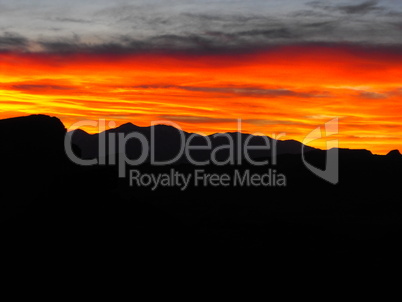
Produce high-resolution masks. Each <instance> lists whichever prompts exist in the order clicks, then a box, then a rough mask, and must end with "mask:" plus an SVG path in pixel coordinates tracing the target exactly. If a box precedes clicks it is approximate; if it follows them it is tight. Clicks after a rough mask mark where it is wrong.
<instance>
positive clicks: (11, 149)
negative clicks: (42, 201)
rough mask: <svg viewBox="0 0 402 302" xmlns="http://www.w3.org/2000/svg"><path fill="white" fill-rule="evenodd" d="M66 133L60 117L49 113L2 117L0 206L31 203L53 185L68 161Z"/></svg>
mask: <svg viewBox="0 0 402 302" xmlns="http://www.w3.org/2000/svg"><path fill="white" fill-rule="evenodd" d="M65 133H66V129H65V128H64V125H63V124H62V122H61V121H60V120H59V119H58V118H55V117H50V116H46V115H31V116H25V117H17V118H10V119H4V120H0V167H1V169H0V179H1V187H2V190H1V192H0V210H1V209H3V211H4V212H5V213H6V212H8V211H9V210H11V209H15V208H17V207H20V206H22V205H25V204H28V203H30V202H31V201H32V200H35V198H37V197H38V196H40V195H41V194H42V193H43V192H44V191H45V190H47V188H49V186H51V185H52V181H53V180H55V179H57V177H58V175H60V173H61V172H62V165H63V163H66V162H67V158H66V157H65V153H64V137H65ZM0 219H1V217H0Z"/></svg>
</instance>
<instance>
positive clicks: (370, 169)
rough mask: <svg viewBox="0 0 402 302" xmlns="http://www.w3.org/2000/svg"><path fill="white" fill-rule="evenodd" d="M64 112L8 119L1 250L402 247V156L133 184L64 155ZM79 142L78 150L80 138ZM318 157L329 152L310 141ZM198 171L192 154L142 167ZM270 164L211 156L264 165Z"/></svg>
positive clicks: (330, 262) (142, 258)
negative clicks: (266, 183)
mask: <svg viewBox="0 0 402 302" xmlns="http://www.w3.org/2000/svg"><path fill="white" fill-rule="evenodd" d="M64 135H65V129H64V126H63V125H62V123H61V122H60V121H59V120H58V119H56V118H50V117H46V116H31V117H24V118H16V119H9V120H2V121H0V143H1V148H0V156H1V157H0V162H1V171H0V173H1V193H0V194H1V195H0V211H1V212H0V223H1V238H2V242H3V251H8V252H11V253H14V254H17V255H19V254H21V256H22V257H24V258H26V257H32V258H33V259H35V256H34V255H37V254H40V255H42V256H45V257H46V258H47V259H52V260H54V261H62V262H65V263H68V262H70V261H71V262H75V261H77V260H82V261H99V263H103V262H104V261H106V260H110V259H113V261H116V262H121V263H128V262H134V263H136V265H138V267H139V266H144V267H147V268H150V267H153V266H156V267H162V266H165V265H171V266H172V267H178V266H180V265H184V266H186V267H187V268H189V269H192V268H194V269H195V268H196V267H200V266H204V265H213V266H214V267H221V266H227V267H237V266H250V267H258V268H261V269H262V268H263V267H264V268H279V269H287V268H297V267H303V268H311V267H322V268H339V267H345V268H352V267H359V268H369V269H370V268H375V267H386V266H392V265H393V264H394V263H395V261H396V260H397V259H399V258H400V255H401V252H402V249H401V244H400V238H401V235H402V202H401V201H402V200H401V193H400V186H401V183H402V182H401V180H402V175H401V172H402V159H401V156H400V155H399V153H398V152H393V153H391V154H390V155H388V156H375V155H372V154H371V153H370V152H366V151H359V150H341V152H340V178H339V179H340V181H339V183H338V184H337V185H332V184H329V183H327V182H326V181H324V180H321V179H320V178H318V177H317V176H315V175H313V174H312V173H311V172H310V171H308V170H307V169H306V168H305V166H304V165H303V163H302V161H301V156H300V155H299V154H292V155H287V154H282V155H280V156H279V157H278V164H277V165H276V166H275V167H274V168H275V170H276V171H277V173H283V174H284V175H286V178H287V184H286V186H285V187H279V186H277V187H240V186H237V187H234V186H228V187H223V186H221V187H211V186H209V187H195V186H190V187H189V188H187V189H186V190H184V191H181V190H180V189H179V188H175V187H167V188H159V189H157V190H155V191H152V190H150V189H149V188H145V187H141V188H138V187H130V186H129V180H128V179H127V178H120V179H119V178H118V177H117V169H116V168H115V167H105V166H95V167H80V166H77V165H74V164H73V163H71V162H70V161H69V160H68V159H67V158H66V156H65V153H64V147H63V140H64ZM76 152H77V153H79V152H80V150H79V149H78V148H76ZM308 158H309V161H310V162H312V163H315V164H320V163H322V162H324V160H325V152H324V151H319V150H312V151H311V152H310V153H309V155H308ZM172 168H174V169H175V170H176V171H180V172H182V173H193V172H194V170H195V169H196V168H195V167H193V166H191V165H189V164H185V163H184V164H180V165H176V166H174V167H159V168H156V167H152V166H149V165H142V166H141V167H136V169H138V170H139V171H141V172H149V173H155V174H158V173H165V172H166V173H169V171H170V170H171V169H172ZM268 168H269V167H267V166H266V167H253V166H248V165H246V164H244V165H242V166H240V167H239V166H225V167H215V166H207V167H204V168H203V169H204V170H205V171H206V172H210V173H218V174H223V173H227V174H233V173H234V171H235V170H239V171H245V170H249V171H250V173H257V174H263V173H266V172H267V170H268Z"/></svg>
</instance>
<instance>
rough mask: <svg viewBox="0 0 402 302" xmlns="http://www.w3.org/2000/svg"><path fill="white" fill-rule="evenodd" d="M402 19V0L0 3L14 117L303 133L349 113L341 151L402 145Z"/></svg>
mask: <svg viewBox="0 0 402 302" xmlns="http://www.w3.org/2000/svg"><path fill="white" fill-rule="evenodd" d="M401 17H402V1H400V0H381V1H371V0H369V1H360V0H357V1H341V0H333V1H331V0H329V1H320V0H318V1H300V0H297V1H295V0H280V1H277V0H272V1H259V0H250V1H236V0H221V1H210V0H202V1H201V0H198V1H195V0H187V1H181V0H163V1H162V0H160V1H156V0H147V1H110V0H109V1H103V0H98V1H96V0H95V1H94V0H92V1H85V0H80V1H76V0H72V1H71V0H70V1H58V0H44V1H40V0H36V1H34V0H30V1H22V0H13V1H0V118H8V117H14V116H21V115H28V114H35V113H43V114H49V115H53V116H57V117H59V118H60V119H61V120H62V121H63V123H64V124H65V126H66V127H69V126H70V125H72V124H74V123H75V122H77V121H80V120H84V119H89V120H97V119H99V118H104V119H106V120H113V121H115V122H116V124H117V125H119V124H123V123H126V122H132V123H134V124H137V125H140V126H148V125H150V122H151V121H154V120H169V121H173V122H176V123H177V124H178V125H179V126H180V127H181V128H182V129H183V130H186V131H189V132H199V133H203V134H211V133H216V132H225V131H233V130H235V128H236V120H237V119H242V127H243V129H242V130H243V131H244V132H248V133H254V132H260V133H264V134H266V135H270V136H271V134H273V133H282V132H284V133H286V137H285V138H287V139H296V140H299V141H302V140H303V138H304V137H305V136H306V135H307V134H308V133H309V132H310V131H312V130H314V128H315V127H317V126H320V125H322V124H324V123H325V122H327V121H329V120H330V119H332V118H335V117H338V118H339V123H340V124H339V131H340V133H339V135H338V136H337V137H338V138H339V141H340V146H341V147H345V148H366V149H369V150H371V151H373V152H374V153H378V154H384V153H387V152H388V151H390V150H392V149H400V150H401V151H402V139H401V137H402V124H401V122H400V119H401V116H402V21H401V20H402V18H401ZM85 130H87V131H89V132H95V131H96V129H91V128H86V129H85ZM311 145H313V146H316V147H325V144H324V140H321V141H316V142H312V143H311Z"/></svg>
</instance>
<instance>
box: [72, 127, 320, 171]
mask: <svg viewBox="0 0 402 302" xmlns="http://www.w3.org/2000/svg"><path fill="white" fill-rule="evenodd" d="M131 133H139V134H141V135H143V136H144V137H145V138H146V140H147V141H148V142H151V137H152V135H153V136H154V138H155V140H154V142H155V144H154V146H155V148H154V150H153V152H154V154H155V159H156V160H158V161H167V160H170V159H173V158H175V157H176V155H178V154H179V153H180V146H181V145H182V144H183V142H187V141H190V145H191V146H194V147H203V146H206V144H207V142H206V138H205V137H204V136H202V135H199V134H195V133H189V132H185V131H182V130H179V129H176V128H174V127H172V126H168V125H155V126H150V127H139V126H136V125H133V124H132V123H126V124H123V125H121V126H119V127H117V128H114V129H110V130H107V131H105V132H103V133H100V134H88V133H86V132H85V131H83V130H81V129H78V130H74V131H71V132H69V133H68V135H71V136H72V142H73V144H75V145H77V146H78V147H79V148H80V149H81V152H82V158H84V159H90V158H98V157H99V154H98V150H99V141H100V138H101V136H103V137H104V139H105V143H106V145H107V146H108V145H109V137H110V134H114V135H116V137H117V136H118V135H119V134H120V135H122V134H124V136H126V135H129V134H131ZM182 138H183V140H182ZM207 138H209V139H210V141H211V148H210V150H192V151H190V154H191V157H192V158H193V159H194V160H197V161H206V160H208V159H211V150H215V149H217V148H222V147H223V146H228V145H229V144H231V143H233V146H234V147H235V148H233V151H234V156H235V157H236V158H237V156H238V148H237V146H240V147H241V148H242V147H243V146H244V145H245V143H246V142H248V144H249V146H258V147H261V146H266V145H267V141H268V144H269V147H267V148H266V149H264V150H250V152H249V155H250V157H251V158H262V157H268V156H272V151H273V150H274V149H275V151H276V153H275V154H277V155H281V154H301V152H302V147H303V145H302V144H301V143H300V142H298V141H295V140H275V139H272V138H270V137H261V136H253V135H250V134H244V133H237V132H232V133H215V134H212V135H208V136H207ZM265 139H266V140H267V141H266V140H265ZM114 145H117V144H116V143H114ZM141 150H142V145H141V143H140V142H139V141H138V140H136V139H133V140H130V141H128V143H127V146H126V149H125V150H117V148H116V149H114V150H113V151H112V152H109V150H107V152H106V155H108V154H116V153H122V152H125V153H126V154H128V155H129V157H130V158H138V157H139V156H140V154H141ZM312 150H317V149H316V148H312V147H309V146H304V151H305V152H309V151H312ZM229 155H230V154H229V150H228V149H227V148H222V149H221V150H220V151H219V152H217V153H216V156H215V157H216V158H217V160H219V161H221V162H222V161H225V160H227V159H228V157H229ZM149 158H150V155H148V159H149ZM186 162H188V161H187V159H186V157H185V156H182V157H180V158H179V159H178V160H177V161H176V163H186Z"/></svg>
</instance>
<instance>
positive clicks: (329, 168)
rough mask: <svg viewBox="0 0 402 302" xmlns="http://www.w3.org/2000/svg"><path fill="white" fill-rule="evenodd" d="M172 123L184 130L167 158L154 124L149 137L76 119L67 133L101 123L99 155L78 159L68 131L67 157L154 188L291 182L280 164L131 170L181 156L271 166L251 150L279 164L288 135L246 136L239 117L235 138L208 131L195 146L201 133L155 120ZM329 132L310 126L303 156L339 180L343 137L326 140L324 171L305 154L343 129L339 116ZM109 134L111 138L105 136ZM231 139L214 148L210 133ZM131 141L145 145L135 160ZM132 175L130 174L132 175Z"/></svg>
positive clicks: (323, 175)
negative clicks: (257, 170) (202, 154)
mask: <svg viewBox="0 0 402 302" xmlns="http://www.w3.org/2000/svg"><path fill="white" fill-rule="evenodd" d="M160 124H164V125H169V126H173V127H174V128H176V129H178V134H179V135H180V146H179V147H180V148H179V152H178V153H177V154H176V156H175V157H174V158H171V159H169V160H164V161H158V160H157V159H156V156H155V146H156V142H155V127H151V132H150V137H146V136H145V135H144V134H142V133H140V132H136V131H133V132H130V133H128V134H125V133H114V132H113V133H107V131H106V130H107V127H106V121H105V120H103V119H101V120H99V121H80V122H77V123H75V124H73V125H72V126H71V127H70V128H69V129H68V132H69V133H71V131H72V130H74V129H78V128H80V127H83V126H92V127H98V132H99V136H98V138H99V144H98V158H92V159H82V158H79V157H78V156H77V155H76V154H75V153H74V151H73V147H72V135H66V137H65V141H64V145H65V151H66V154H67V156H68V158H69V159H70V160H71V161H72V162H74V163H75V164H77V165H81V166H94V165H117V167H118V175H119V177H120V178H125V177H127V176H128V177H129V181H130V185H131V186H137V187H150V188H151V189H152V190H155V189H157V188H158V187H172V186H174V187H179V188H180V189H181V190H185V189H186V188H187V187H188V186H189V185H190V183H191V184H192V185H194V186H223V187H228V186H286V183H287V181H286V176H285V175H284V174H282V173H278V172H277V171H276V170H275V169H271V168H269V169H268V170H267V171H266V173H264V174H253V173H251V172H250V171H249V170H246V171H243V172H240V170H238V169H234V173H233V174H232V175H229V174H209V173H206V172H205V171H204V170H203V169H197V170H195V171H194V173H192V174H187V175H185V174H182V173H180V172H179V171H176V170H175V169H172V170H171V172H170V173H159V174H150V173H148V174H147V173H141V171H140V170H139V169H131V170H129V171H128V173H127V167H138V166H140V165H142V164H144V163H149V164H150V165H151V166H170V165H173V164H175V163H178V162H179V160H180V158H182V157H184V158H185V159H186V161H187V162H188V163H190V164H192V165H194V166H195V167H201V166H206V165H209V164H213V165H216V166H223V165H241V164H242V163H247V164H250V165H252V166H264V165H265V166H266V165H268V164H269V161H268V160H267V159H265V160H256V159H255V158H252V157H251V156H250V152H252V151H255V150H262V151H264V152H267V154H266V155H267V156H266V157H267V158H268V157H269V158H270V160H271V164H272V165H273V166H275V165H276V164H277V142H278V140H279V139H280V138H282V137H284V136H285V135H286V134H285V133H279V134H272V135H271V138H272V139H271V140H270V139H269V138H268V137H267V136H266V135H264V134H263V133H253V134H252V135H249V136H248V137H247V138H246V139H245V140H244V141H242V140H241V139H240V136H241V120H240V119H239V120H238V122H237V134H238V135H239V137H238V139H237V142H236V143H235V142H234V140H233V137H232V136H230V135H229V134H228V133H217V134H214V135H212V136H203V138H204V139H205V143H206V144H205V145H203V146H199V145H192V140H193V138H194V137H195V136H196V135H197V134H192V135H190V136H189V137H187V138H186V137H185V135H184V132H183V131H181V130H182V129H181V128H180V126H179V125H177V124H176V123H174V122H171V121H165V120H163V121H161V120H159V121H154V122H152V123H151V126H156V125H160ZM115 126H116V124H115V123H114V122H113V121H112V122H109V123H108V127H109V128H114V127H115ZM323 129H324V131H325V133H324V135H323V134H322V133H321V127H317V128H316V129H314V130H313V131H311V132H310V133H309V134H308V135H307V136H306V137H305V139H304V140H303V144H302V155H301V156H302V160H303V163H304V165H305V166H306V167H307V168H308V169H309V170H310V171H311V172H312V173H314V174H315V175H317V176H318V177H320V178H322V179H324V180H326V181H328V182H330V183H332V184H336V183H338V181H339V173H338V149H337V147H338V140H336V139H332V140H328V141H327V150H328V151H327V159H326V168H325V169H324V170H321V169H319V168H317V167H314V166H313V165H311V164H310V163H308V162H307V161H306V158H305V149H304V147H305V144H308V143H310V142H312V141H314V140H316V139H320V138H323V137H327V136H328V137H330V136H332V135H334V134H337V133H338V119H337V118H335V119H333V120H331V121H329V122H327V123H326V124H325V125H324V128H323ZM253 135H254V136H260V137H261V138H262V140H263V141H264V145H258V146H256V145H252V144H251V138H252V137H253ZM106 136H108V137H106ZM216 137H220V138H226V141H227V145H220V146H218V147H215V148H213V146H212V142H211V138H216ZM131 140H137V141H138V143H139V144H140V145H141V152H140V155H139V156H138V157H137V158H136V159H131V158H129V157H128V155H127V154H126V145H127V143H128V142H129V141H131ZM222 149H226V150H227V151H228V154H229V155H228V158H227V159H225V160H224V161H222V160H221V159H218V157H217V156H216V154H217V152H218V151H220V150H222ZM192 150H204V151H208V152H210V155H211V156H210V158H209V160H203V161H201V160H197V159H195V158H193V157H192V155H191V151H192ZM127 174H128V175H127Z"/></svg>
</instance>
